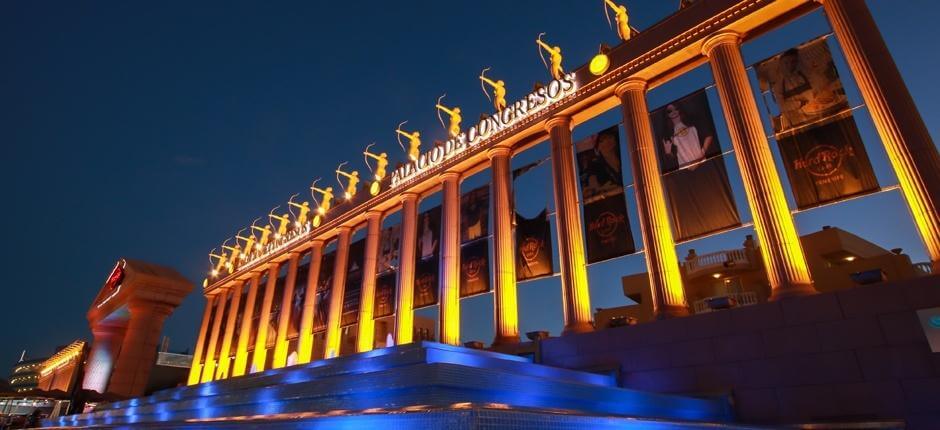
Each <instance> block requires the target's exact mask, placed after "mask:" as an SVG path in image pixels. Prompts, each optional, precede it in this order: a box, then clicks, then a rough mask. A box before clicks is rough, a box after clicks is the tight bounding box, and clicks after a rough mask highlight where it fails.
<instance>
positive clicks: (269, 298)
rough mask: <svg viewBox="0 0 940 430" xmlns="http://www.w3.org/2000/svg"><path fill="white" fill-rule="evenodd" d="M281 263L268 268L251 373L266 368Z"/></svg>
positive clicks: (256, 328)
mask: <svg viewBox="0 0 940 430" xmlns="http://www.w3.org/2000/svg"><path fill="white" fill-rule="evenodd" d="M279 270H280V265H279V264H277V263H273V264H271V267H270V268H269V269H268V282H267V283H266V284H265V286H264V300H263V301H262V302H261V314H260V315H259V316H258V327H255V330H257V333H258V334H257V335H256V336H255V352H254V354H253V356H252V357H251V369H250V370H249V372H250V373H255V372H261V371H263V370H265V369H264V362H265V361H266V360H267V358H268V350H267V347H268V325H269V324H270V321H269V320H270V319H271V305H272V302H274V290H275V289H276V288H275V286H276V284H277V274H278V271H279Z"/></svg>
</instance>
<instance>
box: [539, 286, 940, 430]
mask: <svg viewBox="0 0 940 430" xmlns="http://www.w3.org/2000/svg"><path fill="white" fill-rule="evenodd" d="M937 306H940V276H929V277H922V278H916V279H913V280H909V281H904V282H897V283H892V284H877V285H870V286H861V287H857V288H853V289H851V290H844V291H840V292H833V293H824V294H818V295H814V296H809V297H803V298H795V299H789V300H783V301H779V302H773V303H764V304H759V305H754V306H747V307H741V308H737V309H732V310H725V311H718V312H712V313H707V314H701V315H694V316H690V317H687V318H677V319H670V320H662V321H656V322H652V323H647V324H642V325H638V326H632V327H618V328H612V329H606V330H602V331H598V332H594V333H587V334H581V335H571V336H564V337H559V338H551V339H548V340H545V341H543V343H542V360H543V363H544V364H548V365H553V366H559V367H567V368H572V369H588V370H595V371H605V370H610V371H616V372H617V373H618V374H619V381H620V384H621V385H622V386H624V387H628V388H635V389H639V390H648V391H655V392H664V393H683V394H702V395H708V394H728V393H731V394H732V396H733V399H734V402H735V408H736V410H737V412H738V416H739V419H740V420H741V421H744V422H750V423H796V422H811V421H812V422H819V421H834V420H837V421H838V420H842V421H848V420H852V421H859V420H868V419H899V418H902V419H906V420H907V422H908V424H909V425H910V427H911V428H940V353H932V352H931V351H930V348H929V346H928V344H927V339H926V337H925V335H924V332H923V329H922V328H921V325H920V322H919V320H918V317H917V313H916V310H918V309H924V308H931V307H937Z"/></svg>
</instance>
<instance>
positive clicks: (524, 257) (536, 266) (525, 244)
mask: <svg viewBox="0 0 940 430" xmlns="http://www.w3.org/2000/svg"><path fill="white" fill-rule="evenodd" d="M554 271H555V269H554V267H553V263H552V232H551V225H550V223H549V222H548V209H542V212H539V214H538V215H536V216H535V217H534V218H525V217H523V216H522V215H520V214H519V213H518V212H516V280H517V281H524V280H526V279H535V278H540V277H543V276H551V275H553V274H554Z"/></svg>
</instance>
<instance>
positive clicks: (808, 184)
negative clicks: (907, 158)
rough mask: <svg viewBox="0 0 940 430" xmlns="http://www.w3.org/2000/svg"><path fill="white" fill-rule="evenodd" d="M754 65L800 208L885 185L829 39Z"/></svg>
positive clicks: (805, 44) (871, 190) (875, 189)
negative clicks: (878, 175) (857, 121)
mask: <svg viewBox="0 0 940 430" xmlns="http://www.w3.org/2000/svg"><path fill="white" fill-rule="evenodd" d="M754 68H755V70H757V77H758V80H759V81H760V87H761V91H762V92H764V94H765V97H764V102H765V104H766V105H767V107H768V111H771V112H772V111H774V109H776V110H778V111H779V113H778V114H776V115H774V114H771V122H772V124H773V128H774V132H775V138H776V140H777V144H778V145H779V147H780V155H781V157H782V158H783V161H784V166H785V168H786V172H787V178H788V179H789V180H790V188H791V190H793V196H794V198H795V199H796V203H797V207H799V208H800V209H805V208H809V207H813V206H817V205H820V204H823V203H828V202H832V201H838V200H841V199H844V198H846V197H850V196H855V195H859V194H865V193H869V192H873V191H877V190H878V189H879V188H880V187H879V185H878V180H877V178H876V177H875V173H874V171H873V170H872V167H871V161H870V160H869V159H868V154H867V152H866V151H865V145H864V144H863V143H862V137H861V135H860V134H859V132H858V127H857V126H856V124H855V120H854V118H853V115H852V109H851V107H850V106H849V101H848V97H846V94H845V89H844V88H843V86H842V81H841V80H840V79H839V73H838V70H837V69H836V66H835V62H834V61H833V60H832V53H831V52H830V51H829V46H828V45H827V44H826V39H825V38H824V37H823V38H817V39H815V40H812V41H810V42H807V43H804V44H802V45H800V46H798V47H795V48H791V49H788V50H786V51H784V52H782V53H780V54H777V55H775V56H773V57H770V58H768V59H766V60H764V61H761V62H759V63H757V64H756V65H755V66H754ZM768 94H769V96H770V97H767V95H768Z"/></svg>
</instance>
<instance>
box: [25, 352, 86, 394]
mask: <svg viewBox="0 0 940 430" xmlns="http://www.w3.org/2000/svg"><path fill="white" fill-rule="evenodd" d="M87 354H88V347H87V344H86V343H85V341H84V340H76V341H75V342H72V343H71V344H69V345H68V346H66V347H65V348H62V349H60V350H59V351H57V352H56V353H55V354H53V355H52V357H49V358H48V359H46V360H45V361H43V362H42V366H41V367H40V368H39V383H38V387H37V388H39V389H40V390H43V391H62V392H65V393H70V392H72V390H73V389H74V388H75V386H76V383H77V382H78V381H80V380H81V377H82V373H83V367H84V364H85V358H86V356H87Z"/></svg>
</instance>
